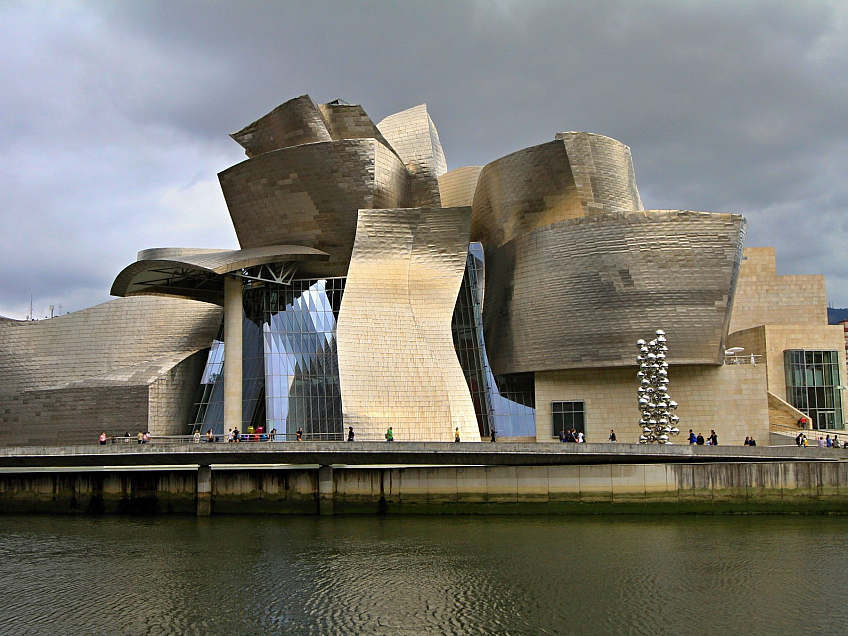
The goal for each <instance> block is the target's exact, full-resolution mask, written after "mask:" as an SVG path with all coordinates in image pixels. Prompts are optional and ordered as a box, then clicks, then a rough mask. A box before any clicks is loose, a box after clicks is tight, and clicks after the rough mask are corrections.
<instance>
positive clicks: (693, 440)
mask: <svg viewBox="0 0 848 636" xmlns="http://www.w3.org/2000/svg"><path fill="white" fill-rule="evenodd" d="M689 444H697V445H698V446H703V445H704V444H706V445H707V446H718V435H716V432H715V431H714V430H712V429H710V435H709V437H707V438H704V436H703V434H702V433H698V434H697V435H695V433H694V432H692V429H691V428H690V429H689ZM749 445H750V444H749Z"/></svg>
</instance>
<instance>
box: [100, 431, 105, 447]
mask: <svg viewBox="0 0 848 636" xmlns="http://www.w3.org/2000/svg"><path fill="white" fill-rule="evenodd" d="M99 439H100V445H101V446H106V431H103V432H102V433H100V438H99Z"/></svg>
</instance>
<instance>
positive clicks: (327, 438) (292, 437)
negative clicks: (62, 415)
mask: <svg viewBox="0 0 848 636" xmlns="http://www.w3.org/2000/svg"><path fill="white" fill-rule="evenodd" d="M344 439H345V437H344V435H343V434H342V433H303V435H302V439H301V441H303V442H341V441H344ZM297 441H298V439H297V433H274V434H271V433H241V432H240V433H239V437H238V439H237V440H235V439H234V440H229V439H228V435H226V434H213V435H212V436H211V437H207V436H206V434H205V433H204V434H202V435H200V436H199V437H197V436H195V435H150V436H149V437H148V439H147V441H145V440H143V439H142V440H139V439H138V436H137V435H131V436H129V437H127V436H126V435H124V436H121V437H118V436H109V437H107V438H106V444H104V445H105V446H110V445H112V444H171V445H177V444H195V443H197V444H208V443H221V442H223V443H227V442H230V443H237V444H242V443H261V442H297ZM98 443H99V440H98Z"/></svg>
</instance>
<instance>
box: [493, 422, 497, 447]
mask: <svg viewBox="0 0 848 636" xmlns="http://www.w3.org/2000/svg"><path fill="white" fill-rule="evenodd" d="M497 435H498V432H497V431H496V430H495V427H494V426H493V427H492V443H493V444H494V443H495V440H496V439H497Z"/></svg>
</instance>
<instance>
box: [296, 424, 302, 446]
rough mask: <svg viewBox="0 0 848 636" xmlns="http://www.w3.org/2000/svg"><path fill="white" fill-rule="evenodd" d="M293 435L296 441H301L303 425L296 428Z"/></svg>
mask: <svg viewBox="0 0 848 636" xmlns="http://www.w3.org/2000/svg"><path fill="white" fill-rule="evenodd" d="M294 437H295V439H296V440H297V441H298V442H302V441H303V427H302V426H301V427H300V428H298V429H297V432H296V433H295V434H294Z"/></svg>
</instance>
